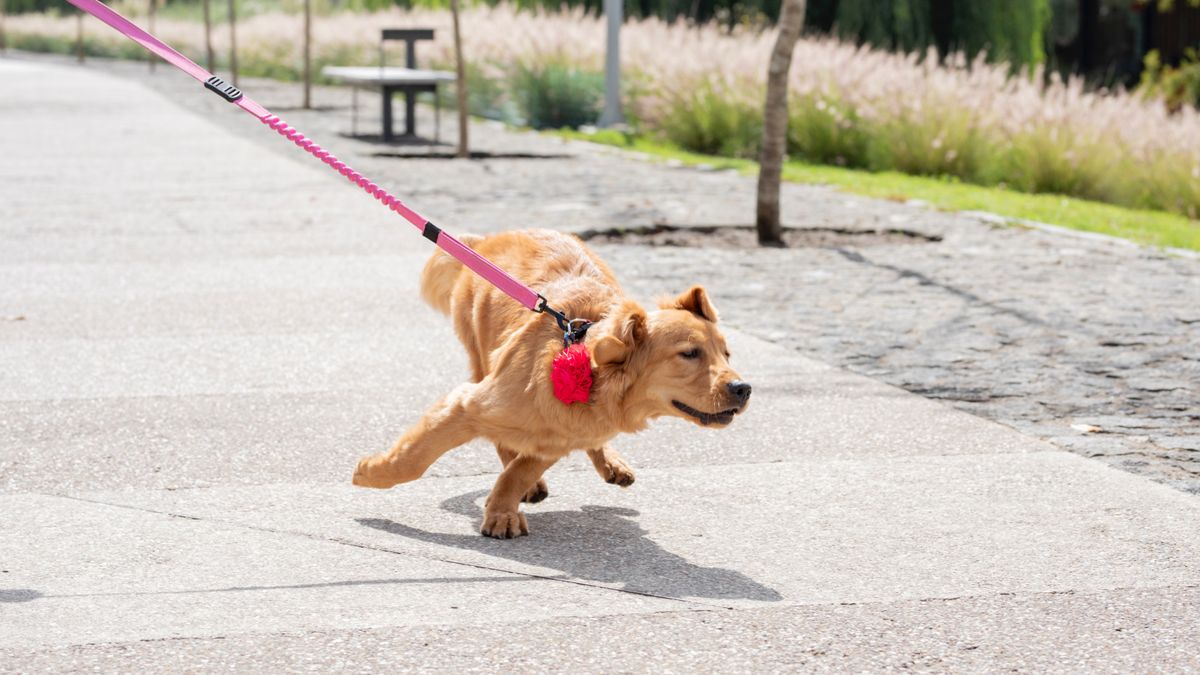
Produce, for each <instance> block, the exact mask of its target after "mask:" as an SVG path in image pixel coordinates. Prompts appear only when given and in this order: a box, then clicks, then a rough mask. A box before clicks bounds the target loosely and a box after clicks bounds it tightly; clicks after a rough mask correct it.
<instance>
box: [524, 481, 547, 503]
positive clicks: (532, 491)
mask: <svg viewBox="0 0 1200 675" xmlns="http://www.w3.org/2000/svg"><path fill="white" fill-rule="evenodd" d="M549 496H550V488H548V487H546V479H545V478H539V479H538V482H537V484H536V485H534V486H533V487H531V488H529V492H526V493H525V496H524V497H521V501H523V502H525V503H526V504H536V503H538V502H540V501H542V500H543V499H545V498H546V497H549Z"/></svg>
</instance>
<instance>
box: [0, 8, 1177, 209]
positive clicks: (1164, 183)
mask: <svg viewBox="0 0 1200 675" xmlns="http://www.w3.org/2000/svg"><path fill="white" fill-rule="evenodd" d="M300 21H301V20H300V17H299V16H295V15H287V14H282V13H267V14H260V15H258V16H254V17H251V18H248V19H246V20H244V21H242V22H240V23H239V25H238V42H239V46H240V47H241V51H240V52H239V58H240V59H241V60H242V62H243V63H244V64H246V67H247V68H248V69H251V70H253V71H256V72H261V73H264V74H271V73H272V72H275V73H276V74H280V75H288V74H293V73H295V72H296V71H298V66H299V59H300V56H299V49H300V44H299V37H300V34H301V23H300ZM462 25H463V31H464V36H463V38H464V44H465V49H466V53H467V55H468V58H469V60H470V61H472V63H473V64H474V65H475V66H476V67H477V68H478V69H479V72H482V73H484V74H487V75H491V76H493V77H496V78H502V77H504V74H505V72H506V71H507V70H508V69H509V68H511V66H512V65H513V64H518V63H523V64H537V63H541V62H547V61H555V62H565V63H570V64H573V65H577V66H579V67H582V68H586V69H593V70H599V69H600V68H601V65H602V59H603V46H604V24H603V21H602V20H601V19H599V18H597V17H592V16H588V15H585V14H583V13H581V12H578V11H574V12H572V11H568V12H562V13H555V14H539V13H535V12H525V11H522V12H518V11H515V10H513V9H511V8H509V7H505V6H501V7H497V8H491V9H489V8H483V7H479V8H473V9H470V10H467V11H466V12H464V15H463V22H462ZM399 26H424V27H432V28H435V29H437V39H436V41H434V42H433V43H422V44H421V45H420V47H419V52H420V57H421V58H422V59H423V60H424V61H425V62H426V63H432V64H448V63H450V62H451V59H452V43H451V33H450V17H449V14H448V13H446V12H443V11H433V10H419V9H418V10H411V11H405V10H401V9H393V10H389V11H384V12H379V13H373V14H355V13H335V14H331V15H328V16H321V17H319V18H318V19H317V20H316V22H315V27H314V39H315V53H316V58H317V62H318V63H319V64H324V63H344V64H355V63H358V64H372V63H375V62H376V60H377V54H378V52H377V50H378V39H379V31H380V29H381V28H384V27H399ZM8 30H9V31H10V33H12V34H13V35H14V37H16V38H18V39H16V40H14V41H15V42H17V44H18V45H19V44H21V43H20V40H19V37H20V36H22V35H25V36H32V35H39V36H44V37H46V38H48V39H52V40H58V41H60V42H61V41H66V42H69V41H70V40H72V39H73V36H74V30H75V29H74V18H73V17H55V16H47V15H18V16H12V17H9V19H8ZM87 32H88V35H89V44H90V45H94V46H93V49H94V50H95V51H104V48H105V47H107V48H108V49H110V50H111V51H113V52H117V51H118V50H119V51H120V52H121V53H128V52H127V51H126V49H127V48H125V47H123V46H120V47H119V45H122V42H123V40H124V39H123V38H121V37H120V36H119V35H117V34H116V33H115V32H112V31H110V30H109V29H108V28H107V27H105V26H103V25H101V24H99V23H98V22H96V21H94V20H91V19H90V18H89V19H88V26H87ZM157 32H158V34H159V35H160V37H162V38H163V39H165V40H166V41H167V42H168V43H170V44H173V45H176V46H177V48H179V49H180V50H181V51H184V52H185V53H187V54H189V55H190V56H192V57H194V58H195V57H199V56H200V54H201V53H202V52H201V49H202V34H201V28H200V25H199V24H198V23H195V22H191V21H179V20H169V19H166V18H160V19H159V20H158V23H157ZM621 39H622V63H623V68H624V70H625V71H626V73H627V75H628V76H629V77H628V80H629V81H630V82H633V83H634V87H633V89H632V92H631V94H632V95H631V97H630V98H631V101H630V106H631V108H632V109H633V110H634V111H635V113H636V116H637V118H638V119H639V121H640V124H641V125H642V127H643V128H644V130H646V131H649V132H655V131H664V132H666V133H668V135H670V134H671V133H672V132H671V129H673V128H674V127H675V126H678V125H687V124H689V123H694V124H702V123H708V122H706V121H705V119H704V115H705V114H707V113H706V111H699V110H694V109H693V108H695V107H697V106H702V105H704V101H705V100H708V101H710V102H711V101H714V100H717V101H720V102H721V103H722V104H725V103H728V104H729V105H730V106H732V108H731V109H732V110H735V111H736V112H735V113H730V114H731V115H733V117H735V118H737V119H733V121H728V120H726V121H727V123H728V124H734V125H747V129H749V131H745V132H744V133H745V135H746V136H748V137H749V136H751V135H752V131H753V124H755V121H754V119H753V118H754V117H755V116H756V115H757V114H758V113H757V107H758V106H759V105H760V103H759V102H760V101H761V100H762V98H763V91H762V89H763V81H764V73H765V67H766V62H767V56H768V54H769V53H770V49H771V44H772V40H773V39H774V34H773V32H768V33H759V32H752V31H747V30H735V31H734V32H732V33H726V32H724V31H723V30H720V29H718V28H715V27H700V28H695V27H688V26H685V25H683V24H674V25H672V24H667V23H664V22H662V21H659V20H656V19H648V20H644V21H633V22H629V23H628V24H627V25H626V26H625V28H624V30H623V32H622V36H621ZM225 40H226V34H225V32H224V31H223V30H218V31H217V32H216V34H215V39H214V42H215V46H216V48H217V50H218V53H220V54H224V51H225V49H226V42H225ZM135 49H136V48H135ZM392 58H393V59H395V61H394V62H396V63H398V62H399V61H400V59H401V58H402V56H401V55H400V53H399V50H397V51H396V52H395V55H394V56H393V57H392ZM968 66H969V67H968ZM273 68H274V69H275V70H274V71H273V70H272V69H273ZM1041 75H1042V74H1041V73H1033V74H1026V75H1022V76H1017V77H1010V76H1009V73H1008V72H1007V70H1006V69H1005V68H1004V67H999V66H993V65H989V64H986V63H983V62H982V61H980V62H976V63H973V64H966V63H963V62H961V61H958V62H952V63H949V64H945V65H937V64H936V63H935V62H934V60H933V59H923V58H921V55H916V54H914V55H898V54H890V53H885V52H880V51H874V50H870V49H864V48H856V47H854V46H852V45H848V44H844V43H840V42H837V41H835V40H831V39H805V40H802V41H801V42H800V43H799V44H798V45H797V47H796V54H795V60H794V62H793V64H792V71H791V81H790V83H791V90H792V94H793V96H792V98H793V101H794V102H795V105H796V106H799V107H798V108H797V110H794V111H793V116H792V119H793V125H794V126H796V127H797V128H796V129H795V130H794V131H795V133H794V141H793V143H792V144H791V145H792V151H793V153H795V154H800V155H808V156H810V157H812V158H816V159H819V160H821V161H840V162H842V163H849V164H851V165H855V164H857V165H862V166H867V167H869V168H879V169H882V168H897V169H900V170H904V171H908V172H912V173H949V174H952V175H957V176H959V177H961V178H963V179H966V180H971V181H977V182H982V183H1006V184H1009V185H1011V186H1013V187H1015V188H1018V189H1024V190H1030V191H1051V192H1063V193H1066V194H1073V195H1079V196H1084V197H1091V198H1096V199H1102V200H1105V201H1111V202H1115V203H1119V204H1127V205H1135V206H1149V207H1154V208H1163V209H1167V210H1171V211H1175V212H1180V213H1184V214H1187V215H1190V216H1192V217H1196V215H1197V213H1198V211H1200V117H1198V115H1197V113H1196V112H1195V111H1194V110H1191V109H1187V110H1184V111H1182V112H1181V113H1179V114H1175V115H1172V114H1169V113H1168V112H1167V110H1166V109H1165V107H1164V106H1163V105H1161V103H1160V102H1158V101H1147V100H1144V99H1143V98H1141V97H1139V96H1135V95H1132V94H1130V93H1126V92H1092V91H1087V90H1085V88H1084V87H1083V85H1082V83H1081V82H1079V81H1077V80H1070V81H1065V82H1064V81H1061V80H1059V79H1057V78H1052V79H1051V80H1050V83H1049V84H1047V85H1043V84H1042V83H1043V81H1044V78H1043V77H1042V76H1041ZM701 91H703V92H709V93H710V96H709V97H708V98H707V99H705V98H703V97H699V98H698V97H697V94H696V92H701ZM739 116H740V117H739ZM742 118H745V119H742ZM695 120H699V121H695ZM806 124H807V125H818V126H816V127H813V128H807V127H805V126H804V125H806ZM820 125H824V126H820ZM824 127H829V128H824ZM723 128H724V127H718V130H719V129H723ZM722 133H723V132H722ZM830 134H832V135H833V137H834V140H832V141H830V140H828V139H829V137H830ZM818 138H819V139H824V140H822V141H821V142H822V143H827V144H828V143H832V144H833V145H832V146H830V147H829V148H818V147H816V144H817V141H816V140H813V139H818ZM839 144H852V145H847V146H846V147H841V146H840V145H839ZM855 153H857V154H855Z"/></svg>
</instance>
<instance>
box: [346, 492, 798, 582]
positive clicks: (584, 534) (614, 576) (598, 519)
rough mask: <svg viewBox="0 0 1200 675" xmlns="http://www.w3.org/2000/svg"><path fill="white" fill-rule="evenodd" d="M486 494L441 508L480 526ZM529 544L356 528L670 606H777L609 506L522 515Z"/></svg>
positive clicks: (373, 521)
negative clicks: (685, 602)
mask: <svg viewBox="0 0 1200 675" xmlns="http://www.w3.org/2000/svg"><path fill="white" fill-rule="evenodd" d="M487 493H488V492H487V490H480V491H475V492H468V493H466V494H463V495H459V496H457V497H452V498H450V499H448V500H446V501H444V502H442V504H441V506H442V509H443V510H445V511H449V512H451V513H457V514H460V515H463V516H468V517H470V518H472V519H478V518H480V517H481V515H482V513H481V510H480V508H479V506H478V505H477V504H476V502H477V501H478V500H479V499H481V498H482V497H484V496H486V495H487ZM526 515H527V517H528V518H529V527H530V530H532V531H533V536H531V537H521V538H519V539H512V540H498V539H491V538H489V537H484V536H481V535H477V534H472V535H462V534H446V533H442V532H426V531H424V530H419V529H416V528H414V527H410V526H408V525H402V524H400V523H397V522H395V521H392V520H387V519H383V518H359V519H357V520H358V522H359V523H360V524H362V525H365V526H367V527H371V528H374V529H377V530H382V531H383V532H388V533H390V534H396V535H400V536H402V537H407V538H409V539H415V540H417V541H423V542H427V543H431V544H438V545H440V546H449V547H453V548H459V549H463V550H467V551H476V552H479V553H484V554H487V555H490V556H495V557H498V558H507V559H509V560H513V561H516V562H519V563H522V564H526V565H534V566H537V567H546V568H551V569H557V570H561V571H562V572H563V573H564V574H566V575H567V576H569V577H571V578H576V579H583V580H588V581H595V582H599V583H603V584H621V589H622V590H626V591H632V592H636V593H646V594H650V595H655V596H660V597H668V598H713V599H729V600H733V599H744V600H759V601H770V602H774V601H778V600H782V599H783V597H782V596H781V595H779V593H778V592H776V591H775V590H774V589H772V588H769V587H767V586H763V585H762V584H760V583H758V582H756V581H754V580H753V579H750V578H749V577H747V576H746V575H744V574H742V573H741V572H737V571H734V570H729V569H723V568H720V567H702V566H700V565H695V564H692V563H691V562H688V561H687V560H686V559H685V558H683V557H681V556H679V555H676V554H674V553H671V552H670V551H667V550H665V549H663V548H662V547H661V546H659V545H658V544H657V543H655V542H654V541H653V540H651V539H650V538H649V537H647V536H646V530H644V529H642V528H641V526H640V525H638V523H637V521H636V520H635V519H634V518H635V517H636V516H637V515H638V512H637V511H634V510H633V509H622V508H615V507H608V506H584V507H582V508H581V509H580V510H578V511H548V512H535V513H532V514H526Z"/></svg>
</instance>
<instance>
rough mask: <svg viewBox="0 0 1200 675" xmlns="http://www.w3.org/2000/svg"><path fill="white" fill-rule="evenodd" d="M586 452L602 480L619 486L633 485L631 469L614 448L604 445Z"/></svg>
mask: <svg viewBox="0 0 1200 675" xmlns="http://www.w3.org/2000/svg"><path fill="white" fill-rule="evenodd" d="M587 454H588V458H589V459H591V460H592V466H594V467H596V473H598V474H600V477H601V478H603V479H604V482H606V483H612V484H613V485H620V486H621V487H629V486H630V485H633V479H634V475H633V469H631V468H629V464H628V463H627V462H626V461H625V458H624V457H621V455H619V454H617V451H616V450H613V449H612V448H610V447H608V446H607V445H604V446H601V447H599V448H596V449H594V450H588V451H587Z"/></svg>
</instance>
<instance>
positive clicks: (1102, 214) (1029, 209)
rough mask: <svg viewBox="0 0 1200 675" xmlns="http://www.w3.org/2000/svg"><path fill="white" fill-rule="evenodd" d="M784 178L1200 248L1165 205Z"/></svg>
mask: <svg viewBox="0 0 1200 675" xmlns="http://www.w3.org/2000/svg"><path fill="white" fill-rule="evenodd" d="M550 133H554V134H556V135H558V136H562V137H564V138H570V139H574V140H580V141H588V142H591V143H600V144H603V145H611V146H616V147H619V148H623V149H626V150H631V151H635V152H642V153H645V154H647V155H651V156H654V157H658V158H661V159H663V160H676V161H678V162H681V163H682V164H684V165H688V166H697V165H707V166H711V167H714V168H718V169H734V170H737V171H740V172H742V173H746V174H754V173H757V171H758V165H757V163H755V162H753V161H750V160H745V159H730V158H727V157H714V156H711V155H702V154H697V153H694V152H687V151H685V150H680V149H679V148H678V147H676V146H673V145H670V144H667V143H662V142H658V141H653V140H650V139H646V138H643V137H640V136H633V135H628V134H622V133H619V132H616V131H609V130H601V131H597V132H596V133H594V134H587V133H583V132H579V131H569V130H560V131H553V132H550ZM783 178H784V180H787V181H791V182H795V183H817V184H822V185H832V186H835V187H837V188H839V189H842V190H845V191H846V192H852V193H855V194H860V195H866V196H868V197H878V198H881V199H892V200H908V199H920V200H923V201H926V202H929V203H930V204H931V205H933V206H935V207H937V208H939V209H942V210H946V211H987V212H989V213H995V214H997V215H1000V216H1004V217H1006V218H1013V219H1021V220H1035V221H1038V222H1042V223H1049V224H1051V225H1059V226H1062V227H1068V228H1071V229H1074V230H1083V231H1086V232H1098V233H1100V234H1107V235H1112V236H1114V237H1122V238H1125V239H1130V240H1132V241H1135V242H1138V243H1139V244H1147V245H1150V246H1159V247H1172V248H1182V249H1191V250H1193V251H1200V222H1198V221H1194V220H1189V219H1188V218H1185V217H1183V216H1179V215H1175V214H1172V213H1166V212H1164V211H1147V210H1139V209H1130V208H1125V207H1121V206H1113V205H1111V204H1104V203H1100V202H1092V201H1087V200H1083V199H1077V198H1074V197H1062V196H1059V195H1049V194H1040V195H1039V194H1026V193H1023V192H1014V191H1012V190H1005V189H1003V188H994V187H981V186H978V185H970V184H966V183H961V182H959V181H956V180H950V179H940V178H924V177H920V176H910V175H907V174H902V173H897V172H894V171H888V172H882V173H871V172H869V171H862V170H857V169H843V168H838V167H833V166H824V165H815V164H806V163H803V162H788V163H787V164H786V165H785V166H784V170H783Z"/></svg>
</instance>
